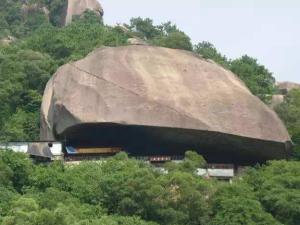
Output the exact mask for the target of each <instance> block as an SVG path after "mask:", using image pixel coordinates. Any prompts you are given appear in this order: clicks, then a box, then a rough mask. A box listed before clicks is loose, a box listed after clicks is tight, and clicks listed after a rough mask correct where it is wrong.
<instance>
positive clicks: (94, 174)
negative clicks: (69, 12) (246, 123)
mask: <svg viewBox="0 0 300 225" xmlns="http://www.w3.org/2000/svg"><path fill="white" fill-rule="evenodd" d="M24 4H25V6H26V7H25V8H24ZM65 4H66V1H65V0H1V3H0V102H1V104H0V142H5V141H32V140H38V139H39V111H40V104H41V98H42V95H43V90H44V87H45V84H46V82H47V81H48V80H49V78H50V77H51V76H52V75H53V74H54V73H55V71H56V70H57V68H58V67H59V66H61V65H63V64H65V63H67V62H69V61H74V60H77V59H80V58H83V57H84V56H86V55H87V54H88V53H89V52H91V51H92V50H93V49H95V48H98V47H101V46H121V45H127V40H128V39H129V38H139V39H141V40H142V41H145V42H148V43H149V44H151V45H157V46H164V47H169V48H178V49H184V50H187V51H193V52H194V53H196V54H199V55H201V56H202V57H204V58H207V59H212V60H214V61H215V62H217V63H219V64H220V65H222V66H224V67H225V68H227V69H229V70H231V71H233V72H234V73H235V74H237V75H238V76H239V77H240V78H241V79H242V80H243V81H244V82H245V84H246V85H247V86H248V87H249V89H250V90H251V91H252V92H253V94H255V95H256V96H258V97H259V98H261V99H262V100H263V101H265V102H266V103H267V104H268V102H269V100H270V97H271V96H272V95H273V94H274V93H276V91H277V90H276V88H275V85H274V84H275V79H274V77H273V76H272V73H271V72H270V71H269V70H268V69H267V68H266V67H265V66H263V65H260V64H259V63H258V61H257V60H256V59H255V58H252V57H250V56H247V55H245V56H241V57H240V58H238V59H228V58H226V57H225V56H224V55H223V54H221V53H219V52H218V51H217V49H216V48H215V47H214V46H213V45H212V44H211V43H209V42H201V43H199V44H197V45H195V46H194V45H193V44H192V43H191V40H190V38H189V37H188V36H187V35H186V34H185V33H184V32H183V31H181V30H180V29H179V28H178V27H177V26H176V25H174V24H172V23H170V22H166V23H163V24H161V25H155V24H153V21H152V20H151V19H142V18H133V19H132V20H131V21H130V23H129V24H124V25H122V26H116V27H111V26H106V25H104V23H103V21H102V20H101V19H100V18H99V16H96V15H95V14H93V13H92V12H86V13H84V15H82V16H79V17H77V18H74V20H73V23H71V24H70V25H68V26H65V27H61V26H60V25H61V23H60V21H61V9H62V8H63V7H65ZM25 9H26V10H25ZM28 10H29V11H30V13H26V12H29V11H28ZM276 111H277V112H278V114H279V115H280V117H281V118H282V119H283V121H284V122H285V124H286V125H287V127H288V129H289V132H290V134H291V136H292V138H293V141H294V142H295V144H296V147H295V149H296V151H295V155H294V156H295V159H296V160H297V159H300V151H299V144H300V90H296V89H295V90H292V91H291V92H289V93H288V95H287V97H286V99H285V101H284V103H282V104H281V105H279V106H277V108H276ZM274 132H276V131H274ZM296 160H295V161H291V162H286V161H277V162H276V161H275V162H269V163H268V165H265V166H262V167H257V168H252V169H250V170H249V171H248V172H247V173H246V175H244V176H243V177H237V178H236V179H235V180H234V182H233V185H230V184H226V183H222V182H217V181H214V180H205V179H202V178H200V177H198V176H196V175H195V173H194V171H195V169H196V168H199V167H201V166H203V165H205V162H204V160H203V158H202V157H201V156H198V155H196V154H195V153H192V152H188V153H187V155H186V158H185V160H184V162H183V163H182V164H172V163H170V164H166V165H165V167H166V169H168V171H169V173H168V174H161V173H159V172H158V171H157V170H155V169H154V168H152V167H150V166H149V165H147V164H144V163H143V162H140V161H135V160H131V159H128V157H127V156H126V155H124V154H120V155H117V156H116V157H114V158H112V159H110V160H108V161H107V162H106V163H103V164H99V163H92V162H90V163H82V164H81V165H79V166H76V167H66V166H64V165H62V164H59V163H54V164H49V165H36V164H33V163H32V162H31V161H30V160H29V159H28V158H27V157H26V156H25V155H22V154H15V153H12V152H9V151H0V224H1V225H9V224H11V225H12V224H15V225H23V224H28V225H60V224H61V225H69V224H76V225H77V224H78V225H102V224H103V225H123V224H124V225H157V224H161V225H182V224H184V225H254V224H258V225H277V224H278V225H280V224H281V225H282V224H285V225H299V224H300V192H299V190H300V176H299V171H300V168H299V166H300V164H299V161H296Z"/></svg>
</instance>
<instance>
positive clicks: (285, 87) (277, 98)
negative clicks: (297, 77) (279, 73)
mask: <svg viewBox="0 0 300 225" xmlns="http://www.w3.org/2000/svg"><path fill="white" fill-rule="evenodd" d="M276 88H277V89H278V94H276V95H273V96H272V101H271V107H272V108H274V107H276V106H278V105H279V104H281V103H283V102H284V99H285V97H286V95H287V94H288V93H289V92H290V91H291V90H293V89H300V84H297V83H294V82H289V81H285V82H278V83H277V85H276Z"/></svg>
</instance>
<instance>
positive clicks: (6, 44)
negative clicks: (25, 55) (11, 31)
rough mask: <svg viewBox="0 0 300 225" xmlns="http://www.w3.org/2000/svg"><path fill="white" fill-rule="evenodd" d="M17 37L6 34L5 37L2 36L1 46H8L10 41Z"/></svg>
mask: <svg viewBox="0 0 300 225" xmlns="http://www.w3.org/2000/svg"><path fill="white" fill-rule="evenodd" d="M16 40H17V39H16V38H15V37H13V36H7V37H5V38H2V39H1V40H0V45H2V46H8V45H10V44H11V43H13V42H15V41H16Z"/></svg>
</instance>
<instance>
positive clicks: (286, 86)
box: [277, 81, 300, 94]
mask: <svg viewBox="0 0 300 225" xmlns="http://www.w3.org/2000/svg"><path fill="white" fill-rule="evenodd" d="M277 88H278V90H279V92H280V93H281V94H287V93H288V92H290V91H291V90H293V89H297V88H300V84H297V83H294V82H288V81H286V82H279V83H278V84H277Z"/></svg>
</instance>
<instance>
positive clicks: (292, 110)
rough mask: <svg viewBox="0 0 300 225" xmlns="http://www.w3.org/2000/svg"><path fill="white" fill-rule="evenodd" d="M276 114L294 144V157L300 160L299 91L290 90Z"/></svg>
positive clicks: (277, 108)
mask: <svg viewBox="0 0 300 225" xmlns="http://www.w3.org/2000/svg"><path fill="white" fill-rule="evenodd" d="M275 110H276V112H277V113H278V115H279V116H280V117H281V119H282V120H283V121H284V123H285V124H286V126H287V128H288V130H289V133H290V135H291V138H292V140H293V141H294V143H295V145H296V146H295V157H296V158H297V159H299V160H300V90H299V89H294V90H291V91H290V92H289V93H288V95H287V96H286V98H285V101H284V102H283V103H282V104H280V105H279V106H277V107H276V109H275Z"/></svg>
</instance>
